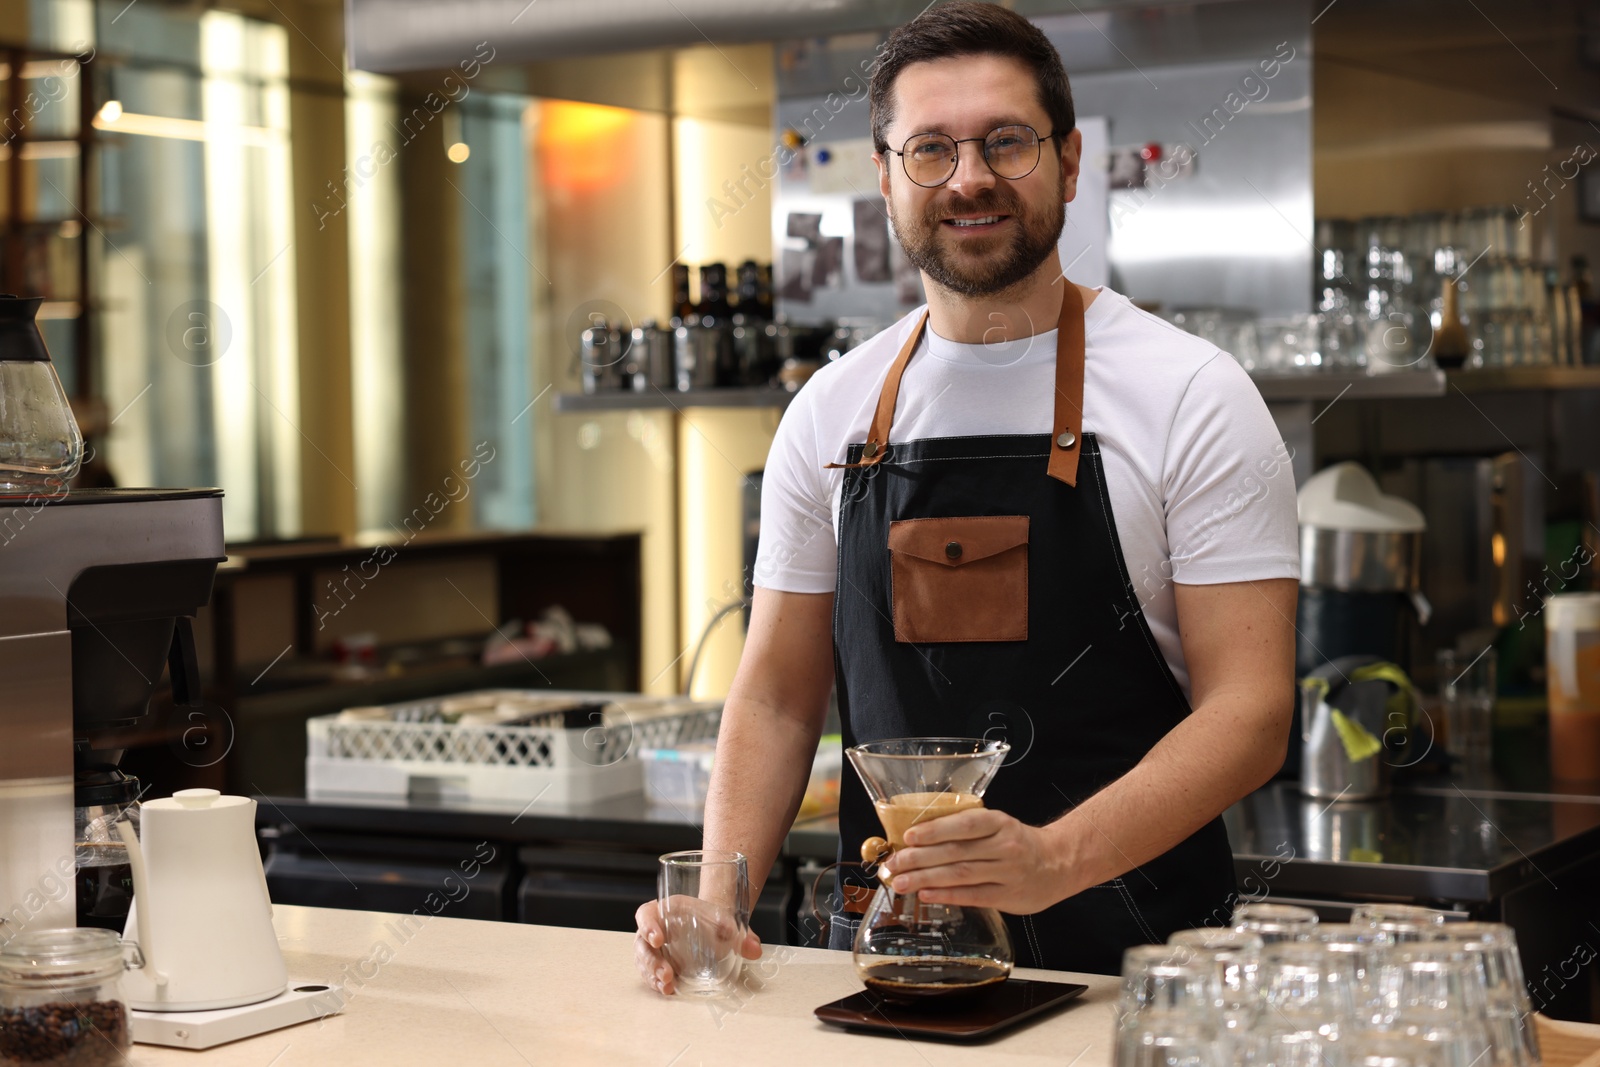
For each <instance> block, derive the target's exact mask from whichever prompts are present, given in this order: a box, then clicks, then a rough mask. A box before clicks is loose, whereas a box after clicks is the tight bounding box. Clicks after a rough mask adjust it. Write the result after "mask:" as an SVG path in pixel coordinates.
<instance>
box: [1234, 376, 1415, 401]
mask: <svg viewBox="0 0 1600 1067" xmlns="http://www.w3.org/2000/svg"><path fill="white" fill-rule="evenodd" d="M1251 380H1252V381H1254V382H1255V383H1256V388H1257V389H1260V390H1261V396H1262V398H1263V399H1266V400H1335V399H1337V398H1339V397H1346V398H1348V399H1354V400H1360V399H1374V400H1377V399H1387V398H1390V397H1414V396H1443V395H1444V392H1445V376H1444V371H1441V370H1437V369H1435V370H1407V371H1393V372H1391V373H1388V374H1365V373H1363V372H1360V371H1328V372H1323V371H1307V372H1304V373H1298V374H1255V375H1251Z"/></svg>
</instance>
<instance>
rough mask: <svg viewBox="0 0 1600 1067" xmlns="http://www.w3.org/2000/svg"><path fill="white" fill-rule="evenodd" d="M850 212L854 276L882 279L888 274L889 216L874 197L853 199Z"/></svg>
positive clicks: (871, 280)
mask: <svg viewBox="0 0 1600 1067" xmlns="http://www.w3.org/2000/svg"><path fill="white" fill-rule="evenodd" d="M850 213H851V215H852V216H853V217H854V219H855V235H856V243H855V257H854V258H855V267H856V279H857V280H858V281H862V282H886V281H888V280H889V279H890V277H891V275H890V274H889V220H888V219H886V218H885V217H884V214H883V205H882V204H880V203H878V202H877V201H876V200H853V201H851V203H850Z"/></svg>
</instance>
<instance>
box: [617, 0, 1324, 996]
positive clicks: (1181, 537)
mask: <svg viewBox="0 0 1600 1067" xmlns="http://www.w3.org/2000/svg"><path fill="white" fill-rule="evenodd" d="M870 105H871V111H872V129H873V138H874V142H875V144H876V147H877V151H876V152H874V154H873V159H874V161H875V162H876V163H877V166H878V174H879V187H880V190H881V192H882V194H883V198H884V203H885V208H886V211H887V213H888V214H889V217H890V218H891V220H892V222H893V225H894V229H895V234H896V236H897V237H898V238H899V240H900V243H901V246H902V247H903V248H904V250H905V253H906V255H907V257H908V258H909V259H910V260H911V261H912V262H913V263H915V264H916V265H917V267H918V268H919V269H920V270H921V272H922V278H923V283H924V285H925V287H926V291H927V295H928V304H927V308H926V309H925V310H923V309H919V310H918V311H916V312H913V313H912V314H911V315H908V316H907V317H906V318H904V319H902V320H900V321H899V322H898V323H896V324H895V325H894V326H891V327H890V328H889V329H888V330H886V331H885V332H884V333H882V334H880V335H878V336H877V337H875V338H873V339H872V340H871V341H869V342H867V343H866V344H864V345H862V346H861V347H860V348H858V349H856V350H854V351H852V352H851V353H850V354H849V355H848V356H847V357H845V358H844V359H842V360H840V361H838V362H837V363H834V364H832V365H830V366H828V367H825V368H823V369H822V370H821V371H819V372H818V373H817V375H816V376H815V377H814V378H813V379H812V380H811V381H810V383H809V384H807V386H806V387H805V389H804V390H802V391H801V393H800V395H799V396H797V397H796V398H795V401H794V403H793V404H792V405H791V406H790V407H789V409H788V411H787V412H786V413H785V415H784V418H783V422H782V424H781V426H780V427H779V430H778V434H777V438H776V440H775V441H774V442H773V446H772V451H771V455H770V456H769V459H768V463H767V468H766V476H765V480H764V487H763V497H762V508H761V553H760V559H759V561H758V563H757V567H756V586H757V588H756V593H755V603H754V607H753V609H752V614H751V621H750V629H749V636H748V638H747V641H746V645H745V651H744V657H743V659H742V661H741V663H740V666H739V672H738V675H737V677H736V678H735V680H734V683H733V686H732V688H731V691H730V692H729V695H728V700H727V705H726V710H725V711H724V714H723V720H722V727H721V736H720V738H719V741H718V749H717V762H716V770H715V773H714V775H713V778H712V783H711V793H710V798H709V800H708V802H707V806H706V822H705V844H706V847H707V848H718V849H736V850H739V851H741V852H744V853H745V854H746V855H747V856H748V857H749V863H750V874H751V877H752V879H754V880H755V881H756V882H757V888H758V889H759V885H760V882H761V881H762V880H764V878H765V875H766V872H767V871H768V870H769V868H770V866H771V864H772V862H773V860H774V858H775V857H776V855H777V852H778V849H779V847H780V844H781V842H782V840H783V836H784V834H785V832H786V831H787V829H788V827H789V825H790V823H791V821H792V819H793V817H794V814H795V811H796V809H797V807H798V804H799V801H800V797H801V795H802V793H803V790H804V788H805V783H806V777H807V768H808V765H809V762H810V759H809V757H810V754H811V753H812V751H813V750H814V747H815V744H816V741H817V738H818V736H819V733H820V731H821V727H822V724H823V720H824V713H825V707H826V704H827V697H828V692H829V687H830V685H832V684H835V683H836V684H837V687H838V696H839V707H840V712H841V716H842V718H843V725H844V732H845V743H846V744H847V745H849V744H854V743H859V742H863V741H870V740H878V739H882V738H889V737H905V736H958V737H983V736H988V737H991V738H992V737H995V736H1001V735H1003V736H1004V737H1005V738H1006V739H1007V740H1009V741H1010V742H1011V745H1012V751H1011V753H1010V754H1009V756H1008V757H1007V762H1006V764H1005V766H1004V767H1003V768H1002V769H1001V770H1000V772H999V773H998V775H997V776H996V778H995V780H994V783H993V785H992V786H991V787H990V789H989V792H988V794H987V796H986V804H987V807H986V808H985V809H983V810H975V811H969V812H963V813H961V814H957V815H951V816H946V817H944V818H940V819H935V820H930V821H928V822H926V823H923V824H922V825H920V826H918V827H916V828H914V829H912V830H911V831H910V832H909V833H907V835H906V843H907V846H908V847H906V848H905V849H903V850H901V851H900V852H898V853H897V854H896V856H895V859H894V863H893V868H894V884H895V887H896V888H897V889H907V890H918V891H920V892H921V893H922V894H923V897H924V899H927V900H929V901H933V902H944V903H954V904H971V905H981V906H988V907H994V908H998V909H999V910H1000V911H1002V912H1004V913H1005V914H1006V921H1007V925H1008V926H1009V928H1010V932H1011V937H1012V942H1013V945H1014V948H1015V952H1016V958H1017V963H1018V964H1019V965H1020V966H1040V967H1050V968H1056V969H1063V970H1076V971H1090V972H1100V973H1113V974H1114V973H1117V971H1118V970H1119V969H1120V963H1121V955H1122V952H1123V950H1124V949H1125V948H1126V947H1127V946H1129V945H1132V944H1137V943H1141V942H1150V941H1161V940H1164V939H1165V938H1166V937H1167V935H1168V934H1170V933H1171V932H1172V931H1173V930H1176V929H1180V928H1184V927H1189V926H1197V925H1202V924H1207V923H1210V924H1225V923H1226V921H1227V919H1228V917H1229V914H1230V911H1231V905H1232V894H1233V888H1234V885H1233V866H1232V856H1231V853H1230V850H1229V847H1228V841H1227V834H1226V832H1225V830H1224V828H1223V826H1222V822H1221V819H1220V818H1219V816H1220V813H1221V812H1222V811H1223V810H1224V809H1226V808H1227V807H1228V805H1230V804H1232V803H1233V802H1234V801H1236V800H1238V799H1239V798H1240V797H1242V796H1244V795H1245V794H1247V793H1249V792H1250V791H1251V790H1252V789H1254V788H1256V787H1257V786H1259V785H1261V784H1262V783H1263V782H1265V781H1267V780H1268V779H1269V778H1270V777H1271V776H1272V775H1273V773H1274V772H1275V771H1276V770H1277V769H1278V767H1279V766H1280V765H1281V764H1282V762H1283V756H1284V748H1285V743H1286V738H1287V733H1288V723H1289V717H1290V712H1291V708H1292V704H1293V660H1294V647H1293V639H1292V630H1293V626H1292V623H1291V620H1292V619H1293V618H1294V612H1295V595H1296V593H1295V590H1296V581H1295V580H1296V578H1297V577H1298V562H1297V552H1296V515H1295V500H1294V484H1293V480H1292V477H1291V474H1290V471H1289V468H1288V464H1287V463H1286V462H1285V453H1284V451H1283V445H1282V441H1281V440H1280V438H1279V436H1278V434H1277V432H1276V430H1275V428H1274V426H1273V423H1272V421H1271V419H1270V417H1269V416H1268V414H1267V411H1266V407H1265V405H1264V404H1263V403H1262V401H1261V398H1260V395H1259V394H1258V393H1257V391H1256V390H1255V388H1254V386H1253V385H1252V384H1251V382H1250V380H1249V378H1248V377H1247V376H1246V375H1245V373H1244V372H1243V371H1242V370H1241V369H1240V368H1239V366H1238V364H1237V363H1235V362H1234V361H1233V360H1232V359H1230V358H1229V357H1228V356H1227V354H1225V353H1221V352H1218V351H1217V349H1216V348H1214V347H1213V346H1211V345H1209V344H1207V343H1205V342H1203V341H1201V340H1199V339H1198V338H1195V337H1192V336H1189V335H1187V334H1184V333H1182V332H1181V331H1179V330H1176V329H1174V328H1172V327H1171V326H1170V325H1168V324H1166V323H1165V322H1163V321H1161V320H1160V319H1157V318H1155V317H1153V316H1151V315H1148V314H1145V313H1144V312H1141V311H1139V310H1138V309H1136V308H1135V307H1134V306H1133V305H1132V304H1131V303H1130V302H1129V301H1128V300H1127V298H1126V297H1123V296H1121V295H1119V294H1117V293H1114V292H1112V291H1111V290H1109V289H1106V288H1103V287H1102V288H1100V289H1088V288H1085V287H1083V286H1078V285H1075V284H1073V283H1072V282H1070V281H1068V280H1066V279H1065V278H1064V277H1063V276H1062V268H1061V264H1060V261H1059V257H1058V255H1057V252H1056V241H1057V239H1058V237H1059V235H1060V232H1061V228H1062V225H1063V219H1064V213H1065V207H1064V205H1065V204H1066V203H1067V202H1070V201H1071V200H1072V199H1073V196H1074V195H1075V193H1076V187H1077V176H1078V169H1079V165H1080V159H1079V156H1080V151H1081V142H1082V138H1081V135H1080V133H1079V132H1078V131H1077V130H1076V129H1075V128H1074V117H1073V109H1072V99H1071V95H1070V90H1069V88H1068V84H1067V78H1066V74H1065V72H1064V71H1063V70H1062V68H1061V62H1060V58H1059V56H1058V55H1057V54H1056V51H1055V49H1054V48H1053V47H1052V46H1051V45H1050V43H1049V42H1048V40H1046V39H1045V37H1044V36H1043V34H1041V33H1040V32H1039V31H1038V30H1037V28H1035V27H1034V26H1032V25H1031V24H1030V23H1028V22H1027V21H1026V20H1025V19H1022V18H1021V17H1019V16H1017V15H1015V14H1013V13H1011V12H1009V11H1007V10H1005V9H1004V8H1001V7H999V6H997V5H991V4H985V3H967V2H957V3H950V4H947V5H944V6H942V7H938V8H935V9H932V10H930V11H927V12H925V13H924V14H923V15H921V16H919V17H918V18H917V19H915V20H914V21H912V22H911V23H908V24H907V25H906V26H903V27H901V28H900V29H898V30H896V31H895V32H894V33H893V34H892V35H891V37H890V38H889V40H888V42H887V43H886V44H885V47H884V50H883V54H882V57H881V59H880V61H879V63H878V65H877V67H876V68H875V70H874V73H873V78H872V86H871V90H870ZM1096 165H1098V164H1096ZM997 731H998V732H997ZM839 822H840V831H841V837H842V846H841V851H842V854H843V858H845V859H853V858H854V853H855V851H856V849H857V848H858V847H859V844H860V842H861V841H862V839H863V838H865V837H868V836H871V835H873V834H876V833H878V832H879V827H878V823H877V819H876V818H875V815H874V812H873V809H872V807H871V805H870V803H869V802H868V800H867V797H866V795H865V793H864V791H863V790H862V788H861V784H860V783H859V782H858V781H856V780H855V776H854V775H853V774H852V773H851V772H850V771H849V770H848V769H847V770H846V772H845V776H844V782H843V787H842V795H841V801H840V814H839ZM841 871H846V872H847V873H846V874H845V876H844V877H843V878H842V879H841V882H842V885H843V888H844V890H845V892H844V893H843V894H842V896H843V897H844V898H846V899H849V898H859V896H860V895H861V890H859V889H858V890H855V891H854V892H852V889H851V887H852V886H870V884H871V882H870V880H869V879H868V878H866V877H865V876H864V874H863V872H861V871H859V870H854V871H850V869H849V868H848V867H841ZM845 910H846V912H847V914H842V915H838V916H836V917H835V918H836V921H835V922H833V923H832V927H833V930H832V944H833V946H834V947H838V948H844V947H848V945H849V940H850V936H851V932H852V925H851V916H850V915H849V914H848V911H849V910H850V909H849V907H846V909H845ZM637 918H638V926H639V934H638V937H637V938H636V941H635V944H636V955H637V958H638V963H639V967H640V971H641V973H642V974H643V975H644V977H645V978H646V980H647V981H648V982H650V983H651V984H652V985H653V986H654V987H655V988H656V989H658V990H660V991H662V992H668V993H670V992H672V991H673V988H674V976H673V975H672V973H671V968H670V966H669V965H668V964H667V963H666V962H665V960H664V958H663V956H662V954H661V952H660V945H661V941H662V929H661V923H660V917H659V915H658V913H657V911H656V906H655V904H653V903H651V904H646V905H645V906H644V907H641V908H640V909H639V913H638V916H637ZM856 921H859V917H857V919H856ZM744 950H745V954H746V955H747V956H754V955H756V954H758V953H759V946H758V945H757V944H756V942H755V939H754V938H753V937H752V938H750V939H748V940H747V941H746V944H745V946H744Z"/></svg>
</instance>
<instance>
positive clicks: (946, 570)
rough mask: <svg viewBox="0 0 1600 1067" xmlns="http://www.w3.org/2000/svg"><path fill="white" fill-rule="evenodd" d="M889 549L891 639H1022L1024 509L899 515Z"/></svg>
mask: <svg viewBox="0 0 1600 1067" xmlns="http://www.w3.org/2000/svg"><path fill="white" fill-rule="evenodd" d="M889 557H890V579H891V581H892V593H891V599H892V601H893V607H894V638H895V640H896V641H897V642H900V643H902V644H929V643H938V642H950V641H1026V640H1027V639H1028V516H1026V515H973V516H959V517H952V518H940V519H901V520H900V521H898V522H891V523H890V524H889Z"/></svg>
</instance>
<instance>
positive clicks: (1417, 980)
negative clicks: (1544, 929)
mask: <svg viewBox="0 0 1600 1067" xmlns="http://www.w3.org/2000/svg"><path fill="white" fill-rule="evenodd" d="M1538 1062H1539V1047H1538V1043H1537V1038H1536V1037H1535V1034H1534V1027H1533V1016H1532V1008H1531V1006H1530V1004H1529V1001H1528V993H1527V988H1526V986H1525V985H1524V983H1523V978H1522V964H1521V962H1520V960H1519V959H1518V956H1517V942H1516V935H1515V934H1514V933H1513V932H1512V930H1511V928H1510V927H1508V926H1504V925H1501V924H1499V923H1465V922H1463V923H1446V922H1445V921H1444V915H1443V914H1442V913H1440V912H1436V911H1431V910H1429V909H1426V908H1413V907H1406V906H1398V905H1388V904H1385V905H1364V906H1362V907H1359V908H1357V909H1356V911H1355V914H1354V915H1353V916H1352V917H1351V921H1350V922H1349V923H1337V924H1335V923H1319V922H1318V921H1317V915H1316V913H1315V912H1313V911H1309V910H1307V909H1305V908H1295V907H1289V906H1286V905H1275V904H1259V903H1251V904H1244V905H1241V906H1240V907H1239V908H1238V910H1237V911H1235V913H1234V926H1233V928H1232V929H1230V930H1222V929H1217V928H1210V927H1207V928H1201V929H1198V930H1183V931H1180V932H1179V933H1176V934H1174V935H1173V936H1172V939H1171V940H1170V941H1169V942H1168V943H1167V944H1165V945H1140V946H1137V947H1135V948H1132V949H1129V950H1128V952H1127V954H1126V955H1125V956H1124V957H1123V963H1122V996H1121V1001H1120V1003H1119V1004H1118V1007H1117V1047H1116V1063H1117V1065H1118V1067H1214V1065H1219V1064H1249V1065H1252V1067H1532V1065H1534V1064H1537V1063H1538Z"/></svg>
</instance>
